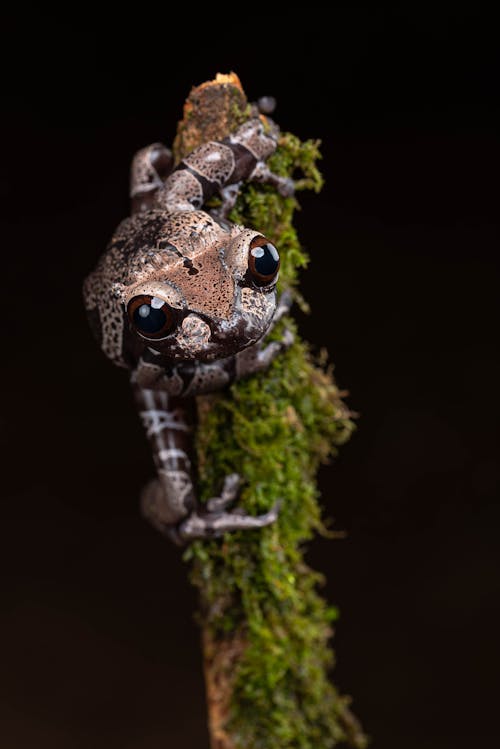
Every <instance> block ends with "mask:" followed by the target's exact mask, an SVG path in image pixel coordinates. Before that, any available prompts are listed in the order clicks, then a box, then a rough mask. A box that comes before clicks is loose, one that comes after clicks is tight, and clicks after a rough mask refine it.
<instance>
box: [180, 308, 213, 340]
mask: <svg viewBox="0 0 500 749" xmlns="http://www.w3.org/2000/svg"><path fill="white" fill-rule="evenodd" d="M181 336H182V338H184V339H188V340H189V341H190V342H191V343H196V344H203V343H206V342H207V341H208V339H209V338H210V336H211V330H210V326H209V325H207V323H206V322H204V320H202V319H201V317H198V315H195V314H194V313H193V312H192V313H191V314H190V315H188V316H187V317H185V318H184V320H183V321H182V326H181Z"/></svg>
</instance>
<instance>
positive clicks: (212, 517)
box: [135, 388, 279, 545]
mask: <svg viewBox="0 0 500 749" xmlns="http://www.w3.org/2000/svg"><path fill="white" fill-rule="evenodd" d="M135 394H136V400H137V403H138V406H139V409H140V415H141V418H142V422H143V425H144V428H145V429H146V434H147V436H148V438H149V440H150V443H151V446H152V448H153V455H154V461H155V464H156V469H157V472H158V478H157V479H155V480H154V481H152V482H150V483H149V484H148V486H147V487H146V488H145V490H144V492H143V494H142V498H141V506H142V511H143V514H144V515H145V517H146V518H147V519H148V520H149V521H150V522H151V523H152V525H153V526H154V527H155V528H156V529H157V530H159V531H160V532H161V533H163V534H164V535H166V536H167V537H168V538H169V539H170V540H172V541H174V542H175V543H177V544H179V545H182V544H184V543H186V542H188V541H190V540H192V539H195V538H213V537H216V536H219V535H221V534H222V533H226V532H227V531H235V530H241V529H252V528H262V527H264V526H266V525H269V524H270V523H273V522H274V521H275V520H276V518H277V516H278V510H279V508H278V506H275V507H273V508H272V509H271V510H270V511H269V512H267V513H264V514H263V515H258V516H251V515H246V514H245V512H244V511H242V510H240V509H235V510H233V511H229V510H228V508H229V506H230V504H231V503H232V502H233V501H234V500H235V499H236V496H237V492H238V487H239V483H240V478H239V476H238V475H237V474H231V475H229V476H227V477H226V479H225V482H224V486H223V489H222V493H221V495H220V496H219V497H213V498H212V499H210V500H209V501H208V502H207V504H206V505H204V506H199V505H198V503H197V501H196V496H195V491H194V486H193V480H192V463H191V452H192V442H191V439H190V432H191V426H190V419H189V408H187V407H186V403H189V401H186V400H185V399H182V400H180V399H178V398H171V397H169V396H168V394H167V393H166V392H165V391H160V390H150V389H144V388H136V389H135ZM191 423H192V422H191Z"/></svg>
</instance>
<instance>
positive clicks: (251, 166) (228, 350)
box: [84, 110, 293, 544]
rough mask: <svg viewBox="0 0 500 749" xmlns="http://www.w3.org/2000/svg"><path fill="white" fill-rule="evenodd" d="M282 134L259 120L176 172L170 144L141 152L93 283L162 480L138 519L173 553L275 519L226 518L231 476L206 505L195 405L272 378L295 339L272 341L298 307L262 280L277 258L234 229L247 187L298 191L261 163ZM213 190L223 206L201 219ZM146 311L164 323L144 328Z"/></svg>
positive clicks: (88, 292) (89, 289)
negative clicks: (197, 474)
mask: <svg viewBox="0 0 500 749" xmlns="http://www.w3.org/2000/svg"><path fill="white" fill-rule="evenodd" d="M254 111H255V110H254ZM278 136H279V130H278V128H277V126H276V125H275V124H274V123H273V122H272V121H271V120H269V119H267V120H266V118H264V117H261V116H252V117H251V118H250V119H249V120H248V121H247V122H245V123H243V125H241V126H240V127H239V128H238V129H237V130H236V131H235V132H234V133H231V134H229V135H228V136H227V137H226V138H225V139H224V140H223V141H220V142H215V141H210V142H208V143H203V144H202V145H201V146H200V147H199V148H197V149H195V150H194V151H193V152H192V153H190V154H189V155H188V156H186V157H185V158H184V159H183V160H182V161H181V162H180V164H178V165H177V167H176V168H175V169H174V170H173V171H171V169H172V164H173V161H172V157H171V153H170V151H169V150H168V149H167V148H165V147H164V146H163V145H162V144H159V143H154V144H152V145H151V146H148V147H146V148H143V149H141V150H140V151H139V152H138V153H137V154H136V156H135V157H134V160H133V162H132V168H131V189H130V192H131V200H132V215H131V217H130V218H127V219H125V220H124V221H122V223H121V224H120V225H119V226H118V228H117V230H116V232H115V234H114V236H113V237H112V239H111V242H110V244H109V246H108V248H107V249H106V252H105V253H104V254H103V256H102V257H101V259H100V260H99V262H98V264H97V267H96V269H95V270H94V271H93V273H91V274H90V275H89V276H88V277H87V279H86V280H85V283H84V299H85V306H86V309H87V312H88V316H89V321H90V324H91V327H92V329H93V332H94V334H95V336H96V338H97V340H98V341H99V344H100V346H101V348H102V350H103V351H104V353H105V354H106V356H107V357H108V358H109V359H110V360H111V361H112V362H114V363H115V364H116V365H118V366H120V367H123V368H126V369H129V370H130V372H131V383H132V386H133V389H134V393H135V398H136V402H137V406H138V410H139V413H140V416H141V419H142V422H143V425H144V428H145V430H146V435H147V437H148V439H149V440H150V443H151V447H152V451H153V457H154V461H155V466H156V470H157V477H156V479H154V480H153V481H152V482H150V484H148V486H147V487H146V488H145V490H144V491H143V494H142V498H141V506H142V511H143V513H144V515H145V516H146V517H147V518H148V519H149V521H150V522H151V523H152V524H153V526H154V527H155V528H157V529H158V530H159V531H160V532H161V533H163V534H164V535H165V536H167V537H168V538H170V539H171V540H173V541H174V542H175V543H178V544H185V543H187V542H189V541H190V540H191V539H193V538H210V537H214V536H218V535H221V534H223V533H225V532H227V531H233V530H240V529H244V528H247V529H252V528H261V527H263V526H265V525H268V524H270V523H272V522H274V521H275V520H276V517H277V515H278V512H279V507H278V506H275V507H273V508H272V509H271V510H270V511H269V512H268V513H265V514H263V515H259V516H250V515H247V514H245V513H244V512H242V511H241V510H240V509H238V508H236V509H231V505H232V503H233V502H234V500H235V499H236V496H237V491H238V486H239V483H240V479H239V477H238V476H237V475H236V474H231V475H230V476H228V477H226V480H225V482H224V486H223V487H222V491H221V495H220V496H219V497H214V498H212V499H211V500H209V502H208V503H207V504H206V505H203V506H200V504H199V503H198V502H197V499H196V495H195V490H194V482H193V477H192V463H193V456H192V435H193V429H194V424H195V420H194V419H193V411H194V409H193V398H194V397H196V396H197V395H200V394H203V393H209V392H214V391H216V390H220V389H222V388H224V387H226V386H227V385H229V384H230V383H231V382H233V381H234V380H235V379H239V378H241V377H246V376H248V375H250V374H252V373H255V372H259V371H261V370H263V369H265V368H266V367H268V366H269V364H270V363H271V361H272V360H273V359H274V357H275V356H277V355H278V354H279V353H280V352H281V351H283V350H284V349H286V348H287V347H288V346H289V345H290V344H291V342H292V340H293V339H292V336H291V334H290V333H286V334H285V335H284V337H283V339H282V340H281V341H273V342H272V343H268V344H266V343H264V342H263V339H264V337H265V336H266V334H267V333H269V331H270V330H271V329H272V327H273V325H274V324H275V323H276V322H277V320H279V319H280V318H281V317H282V316H283V314H285V313H286V312H287V311H288V309H289V307H290V298H289V296H288V295H282V297H281V299H280V300H279V303H278V304H277V300H276V280H277V275H278V268H279V264H278V261H277V260H272V262H274V266H273V269H272V273H271V277H270V279H268V278H267V276H266V277H265V278H266V280H265V282H262V280H259V278H261V277H260V276H258V271H256V270H255V267H256V266H255V258H256V257H260V256H263V254H264V251H265V252H267V257H268V259H269V258H277V257H278V256H277V253H276V250H275V248H273V247H272V245H270V244H269V243H267V240H266V239H265V238H263V237H262V235H261V234H260V233H259V232H258V231H255V230H253V229H247V228H245V227H243V226H239V225H236V224H232V223H231V222H229V221H228V220H227V214H228V213H229V211H230V210H231V208H232V206H233V205H234V202H235V200H236V198H237V195H238V191H239V188H240V185H241V183H242V181H243V180H256V181H261V182H269V183H271V184H273V185H274V186H275V187H276V188H277V189H278V190H279V191H280V192H281V193H282V194H283V195H291V194H293V183H292V182H291V181H290V180H288V179H284V178H282V177H279V176H277V175H274V174H273V173H272V172H271V171H270V170H269V168H268V166H267V164H266V159H267V158H268V157H269V156H270V155H271V154H272V153H273V152H274V151H275V149H276V145H277V140H278ZM216 194H218V195H219V196H220V197H221V206H220V208H219V209H218V210H212V211H210V212H209V211H207V210H203V207H204V206H205V205H206V203H207V201H208V200H209V199H210V198H211V197H212V196H214V195H216ZM255 248H257V249H255ZM262 248H264V249H262ZM266 248H267V249H266ZM273 253H274V254H273ZM251 257H253V258H254V260H253V266H251V265H250V259H251ZM266 272H267V271H266ZM256 273H257V276H256ZM137 309H138V310H139V313H137V312H135V313H134V312H133V311H134V310H137ZM155 310H159V312H155ZM137 314H139V317H137ZM155 314H156V315H157V317H153V316H154V315H155ZM134 315H135V316H134ZM141 315H142V316H143V317H147V318H148V320H149V319H151V320H153V319H154V320H160V322H159V323H158V325H160V326H161V325H164V327H163V328H162V327H160V328H159V329H158V331H159V332H157V331H156V329H154V330H153V328H151V330H150V328H147V329H146V328H144V327H141V324H142V323H141V320H142V319H143V318H141ZM151 331H152V332H151Z"/></svg>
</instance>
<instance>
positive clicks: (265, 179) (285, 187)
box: [249, 161, 295, 198]
mask: <svg viewBox="0 0 500 749" xmlns="http://www.w3.org/2000/svg"><path fill="white" fill-rule="evenodd" d="M249 179H250V180H251V181H252V182H261V183H263V184H266V185H272V186H273V187H274V188H276V190H277V191H278V192H279V194H280V195H283V197H284V198H290V197H291V196H292V195H293V194H294V193H295V182H294V181H293V179H290V177H282V176H281V175H279V174H275V173H274V172H272V171H271V170H270V169H269V167H268V166H267V164H266V163H265V161H258V162H257V165H256V166H255V169H254V170H253V172H252V174H251V175H250V177H249Z"/></svg>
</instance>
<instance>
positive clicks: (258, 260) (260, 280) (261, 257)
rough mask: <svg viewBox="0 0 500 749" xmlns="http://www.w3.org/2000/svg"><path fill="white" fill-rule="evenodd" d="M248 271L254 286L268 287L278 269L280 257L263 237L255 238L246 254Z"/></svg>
mask: <svg viewBox="0 0 500 749" xmlns="http://www.w3.org/2000/svg"><path fill="white" fill-rule="evenodd" d="M248 269H249V271H250V275H251V277H252V281H253V282H254V284H255V285H256V286H268V285H269V284H270V283H272V282H273V281H274V280H275V279H276V276H277V275H278V271H279V269H280V256H279V255H278V250H277V249H276V247H275V246H274V245H273V244H271V243H270V242H268V240H267V239H266V238H265V237H255V239H252V241H251V243H250V250H249V252H248Z"/></svg>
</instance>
